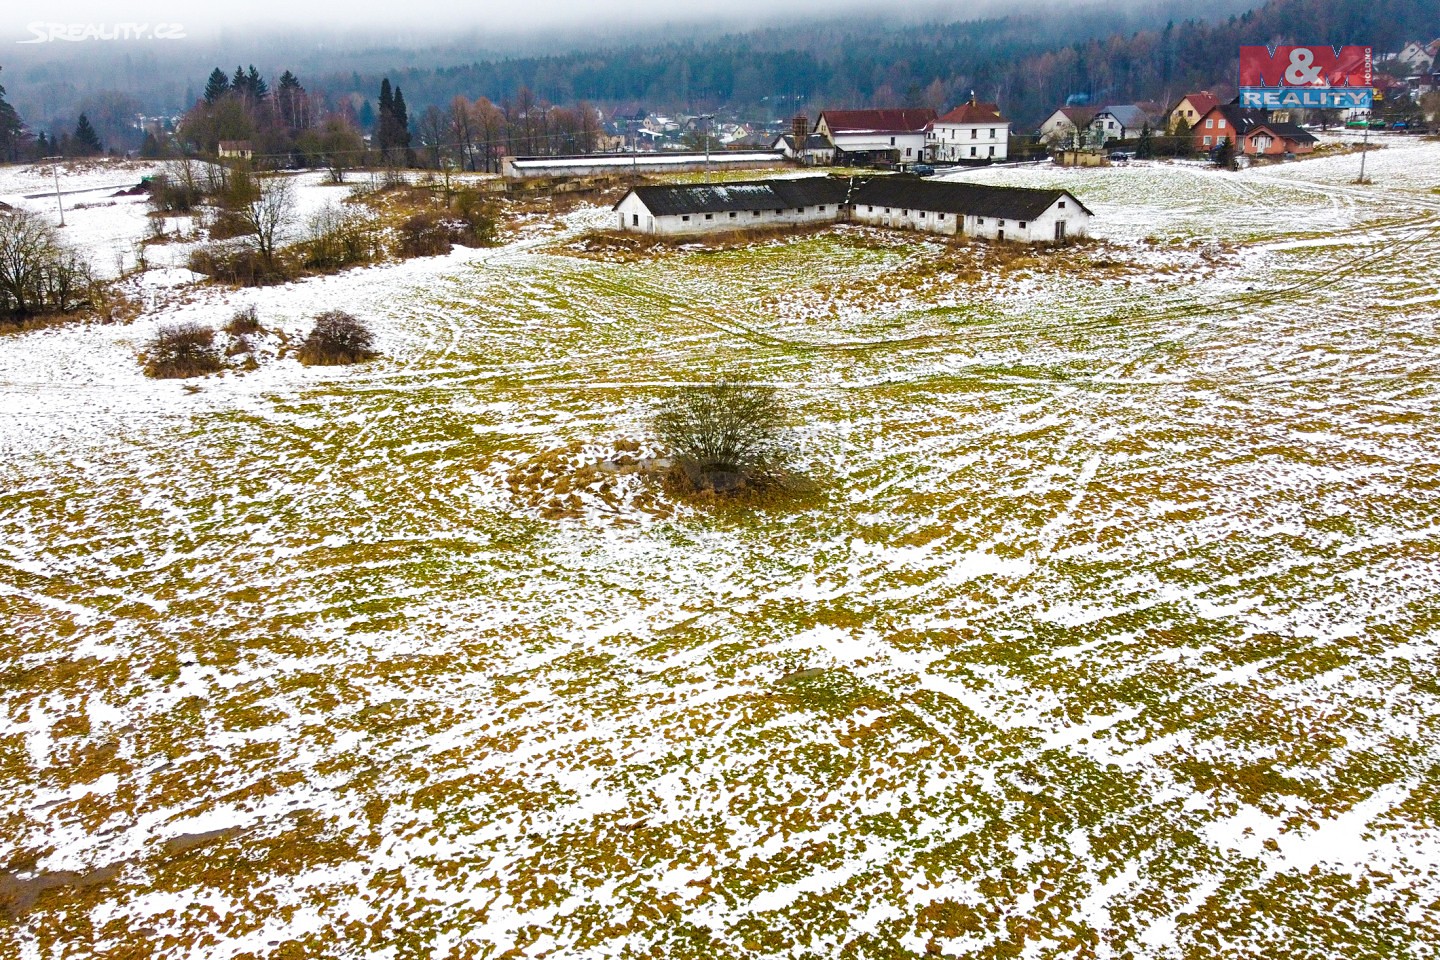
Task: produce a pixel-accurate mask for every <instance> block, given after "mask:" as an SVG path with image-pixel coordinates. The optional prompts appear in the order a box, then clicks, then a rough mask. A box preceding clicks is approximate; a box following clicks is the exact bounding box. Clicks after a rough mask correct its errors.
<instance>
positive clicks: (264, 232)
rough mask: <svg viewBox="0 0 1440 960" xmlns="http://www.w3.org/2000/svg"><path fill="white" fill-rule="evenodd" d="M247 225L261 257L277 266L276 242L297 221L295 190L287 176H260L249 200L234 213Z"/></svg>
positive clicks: (268, 264) (270, 264) (269, 263)
mask: <svg viewBox="0 0 1440 960" xmlns="http://www.w3.org/2000/svg"><path fill="white" fill-rule="evenodd" d="M235 216H236V217H238V218H239V220H240V221H241V222H242V223H244V224H245V226H246V228H247V229H248V231H249V233H250V235H251V236H253V237H254V238H255V246H256V248H257V249H258V251H259V253H260V258H261V259H262V260H264V261H265V264H266V265H267V266H272V267H273V266H274V265H275V241H276V239H277V238H278V237H279V236H280V234H281V233H282V232H283V231H284V230H285V228H286V227H288V226H289V225H290V224H291V223H292V222H293V221H294V219H295V191H294V188H293V187H292V186H291V184H290V180H289V178H288V177H284V176H280V177H259V178H257V179H256V181H255V188H254V190H253V191H251V193H250V196H249V198H248V199H247V200H246V201H245V202H244V203H242V204H240V205H239V206H238V207H237V208H236V210H235Z"/></svg>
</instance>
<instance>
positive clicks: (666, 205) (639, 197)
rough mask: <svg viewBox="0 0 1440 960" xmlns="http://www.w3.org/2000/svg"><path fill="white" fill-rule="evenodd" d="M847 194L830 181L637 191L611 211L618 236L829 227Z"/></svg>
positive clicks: (803, 179) (840, 183) (804, 179)
mask: <svg viewBox="0 0 1440 960" xmlns="http://www.w3.org/2000/svg"><path fill="white" fill-rule="evenodd" d="M849 189H850V185H849V181H846V180H837V179H834V178H832V177H800V178H797V179H790V180H752V181H746V182H740V183H715V184H707V183H698V184H689V185H685V186H654V187H635V188H634V189H632V190H631V191H630V192H629V193H627V194H625V196H624V197H623V198H621V200H620V202H619V203H617V204H615V207H614V210H615V213H616V216H617V222H616V225H617V226H618V227H619V228H620V229H621V230H625V231H628V232H631V233H653V234H660V235H661V236H692V235H697V234H705V233H720V232H722V231H725V230H744V229H754V228H756V227H784V226H802V225H805V224H812V223H829V222H833V221H835V220H838V219H839V218H840V212H841V210H840V208H841V207H842V206H843V205H844V203H845V197H846V194H847V193H848V192H849Z"/></svg>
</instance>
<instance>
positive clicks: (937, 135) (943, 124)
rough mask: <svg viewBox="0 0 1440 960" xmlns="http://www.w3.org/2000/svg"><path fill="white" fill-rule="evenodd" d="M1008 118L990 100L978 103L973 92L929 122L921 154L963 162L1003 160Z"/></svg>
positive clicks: (942, 159)
mask: <svg viewBox="0 0 1440 960" xmlns="http://www.w3.org/2000/svg"><path fill="white" fill-rule="evenodd" d="M1009 145H1010V121H1009V120H1006V119H1005V118H1004V117H1003V116H1001V115H1000V107H999V106H998V105H996V104H993V103H979V102H977V101H976V100H975V97H974V95H973V94H972V95H971V97H970V102H969V103H963V104H961V105H960V106H958V107H956V108H955V109H954V110H951V111H950V112H949V113H947V114H945V116H943V117H940V118H938V119H936V120H935V121H934V122H933V123H931V124H930V130H929V133H928V136H927V138H926V144H925V154H926V157H927V158H928V159H930V160H933V161H938V162H942V163H944V162H948V163H964V162H966V161H979V160H1004V159H1005V158H1006V156H1007V155H1008V153H1009V149H1008V148H1009Z"/></svg>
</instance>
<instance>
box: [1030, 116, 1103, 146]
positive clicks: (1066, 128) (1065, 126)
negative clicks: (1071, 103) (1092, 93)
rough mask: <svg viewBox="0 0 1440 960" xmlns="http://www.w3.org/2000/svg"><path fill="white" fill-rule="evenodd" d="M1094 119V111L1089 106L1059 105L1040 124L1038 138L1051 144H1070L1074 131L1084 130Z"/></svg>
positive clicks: (1072, 141) (1073, 139)
mask: <svg viewBox="0 0 1440 960" xmlns="http://www.w3.org/2000/svg"><path fill="white" fill-rule="evenodd" d="M1094 119H1095V111H1094V110H1093V109H1091V108H1090V107H1061V108H1060V109H1059V110H1056V111H1055V112H1054V113H1052V114H1050V116H1048V117H1046V118H1045V122H1044V123H1042V124H1040V129H1039V131H1038V132H1039V134H1040V139H1041V140H1043V141H1045V142H1046V143H1052V144H1066V145H1069V144H1072V143H1074V141H1075V131H1077V130H1084V129H1085V128H1086V127H1088V126H1090V121H1091V120H1094Z"/></svg>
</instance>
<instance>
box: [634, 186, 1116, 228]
mask: <svg viewBox="0 0 1440 960" xmlns="http://www.w3.org/2000/svg"><path fill="white" fill-rule="evenodd" d="M614 209H615V214H616V225H617V226H618V227H619V229H621V230H624V231H628V232H632V233H651V234H659V235H662V236H697V235H703V234H707V233H720V232H722V231H726V230H738V229H744V228H755V227H781V226H799V225H807V224H815V223H837V222H844V221H848V222H853V223H862V224H866V225H868V226H874V227H888V228H890V229H895V230H915V231H920V232H926V233H937V234H942V235H944V236H968V237H983V238H986V239H990V240H1000V241H1018V242H1021V243H1054V242H1060V241H1064V240H1067V239H1070V238H1073V237H1085V236H1088V235H1089V233H1090V217H1091V212H1090V210H1089V208H1087V207H1086V206H1085V205H1084V204H1083V203H1081V202H1080V201H1079V200H1078V199H1077V198H1076V197H1075V196H1074V195H1073V194H1071V193H1070V192H1069V191H1066V190H1034V189H1029V188H1024V187H997V186H990V185H988V184H978V183H963V182H952V181H943V180H928V179H921V178H919V177H904V176H893V177H891V176H877V177H866V178H859V177H854V178H848V179H841V178H836V177H803V178H800V179H793V180H758V181H750V182H745V183H729V184H692V185H687V186H655V187H636V188H635V189H633V190H631V191H630V192H629V193H627V194H626V195H625V197H624V198H623V199H622V200H621V201H620V202H619V203H617V204H616V205H615V208H614Z"/></svg>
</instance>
